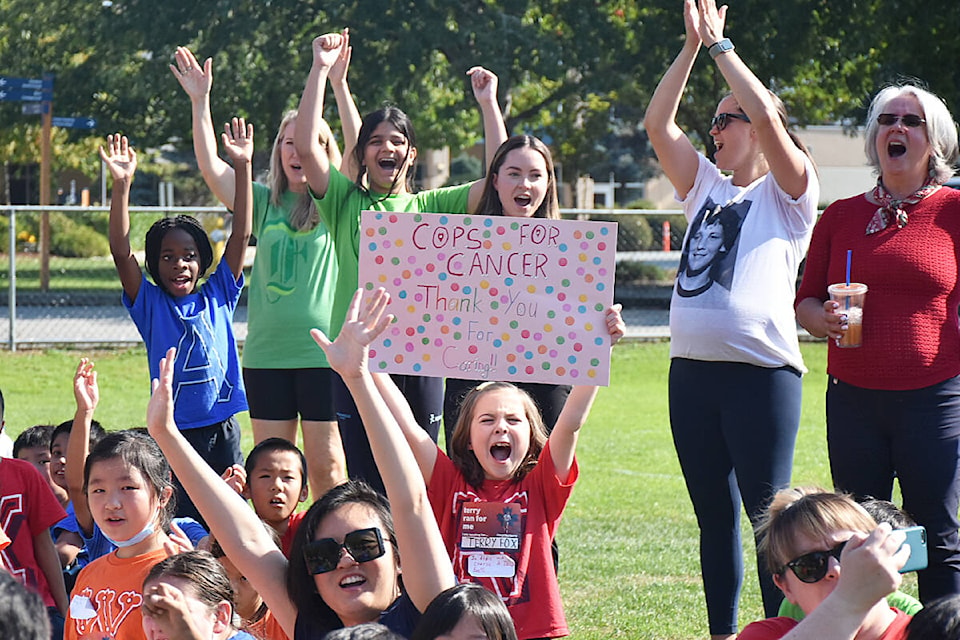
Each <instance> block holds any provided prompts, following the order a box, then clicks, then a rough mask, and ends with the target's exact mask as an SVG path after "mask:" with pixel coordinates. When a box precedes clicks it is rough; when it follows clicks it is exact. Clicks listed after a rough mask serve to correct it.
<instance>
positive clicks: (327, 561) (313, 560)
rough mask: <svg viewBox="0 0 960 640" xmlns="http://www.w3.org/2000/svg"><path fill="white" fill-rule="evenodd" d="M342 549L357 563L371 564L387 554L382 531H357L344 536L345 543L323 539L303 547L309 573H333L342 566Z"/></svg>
mask: <svg viewBox="0 0 960 640" xmlns="http://www.w3.org/2000/svg"><path fill="white" fill-rule="evenodd" d="M341 549H346V550H347V553H349V554H350V556H351V557H352V558H353V559H354V560H356V561H357V562H370V561H371V560H376V559H377V558H379V557H380V556H382V555H383V554H384V553H386V549H384V546H383V536H382V535H381V534H380V529H378V528H376V527H371V528H369V529H357V530H356V531H351V532H350V533H348V534H347V535H345V536H343V543H340V542H337V541H336V540H334V539H333V538H321V539H320V540H314V541H313V542H308V543H307V544H305V545H303V559H304V561H305V562H306V563H307V571H309V572H310V573H311V574H312V575H317V574H318V573H327V572H328V571H333V570H334V569H336V568H337V565H338V564H340V558H341V557H342V555H343V554H342V553H341Z"/></svg>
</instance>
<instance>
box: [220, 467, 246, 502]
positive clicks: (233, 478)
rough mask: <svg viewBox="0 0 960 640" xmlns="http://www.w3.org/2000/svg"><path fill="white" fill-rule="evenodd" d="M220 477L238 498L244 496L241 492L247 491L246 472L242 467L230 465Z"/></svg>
mask: <svg viewBox="0 0 960 640" xmlns="http://www.w3.org/2000/svg"><path fill="white" fill-rule="evenodd" d="M220 477H221V478H223V481H224V482H226V483H227V486H228V487H230V488H231V489H233V490H234V491H236V492H237V495H238V496H242V495H244V493H243V492H244V491H246V489H247V471H246V469H244V468H243V465H239V464H234V465H230V466H229V467H227V469H226V471H224V472H223V473H222V474H221V475H220Z"/></svg>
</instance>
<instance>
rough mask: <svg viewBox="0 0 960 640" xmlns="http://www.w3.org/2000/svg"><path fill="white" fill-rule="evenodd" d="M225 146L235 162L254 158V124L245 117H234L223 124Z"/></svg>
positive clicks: (249, 160)
mask: <svg viewBox="0 0 960 640" xmlns="http://www.w3.org/2000/svg"><path fill="white" fill-rule="evenodd" d="M220 137H221V138H222V139H223V148H224V149H225V150H226V152H227V155H228V156H230V159H231V160H233V161H234V162H238V161H242V162H251V161H252V160H253V125H252V124H247V122H246V121H245V120H244V119H243V118H234V119H233V120H231V121H230V122H227V123H225V124H224V125H223V133H222V134H220Z"/></svg>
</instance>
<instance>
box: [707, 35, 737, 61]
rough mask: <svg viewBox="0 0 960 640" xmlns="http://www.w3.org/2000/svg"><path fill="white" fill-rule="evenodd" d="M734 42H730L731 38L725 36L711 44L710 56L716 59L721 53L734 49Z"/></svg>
mask: <svg viewBox="0 0 960 640" xmlns="http://www.w3.org/2000/svg"><path fill="white" fill-rule="evenodd" d="M733 49H734V47H733V43H732V42H730V38H724V39H723V40H719V41H717V42H714V43H713V44H712V45H710V48H709V49H707V51H708V52H709V53H710V57H711V58H713V59H714V60H716V59H717V56H718V55H720V54H721V53H726V52H727V51H733Z"/></svg>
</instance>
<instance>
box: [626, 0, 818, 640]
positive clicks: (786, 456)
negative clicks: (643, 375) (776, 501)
mask: <svg viewBox="0 0 960 640" xmlns="http://www.w3.org/2000/svg"><path fill="white" fill-rule="evenodd" d="M725 19H726V7H721V8H720V9H719V10H718V9H717V6H716V2H715V0H701V2H700V6H699V8H698V7H697V6H696V5H695V3H694V0H686V2H685V3H684V23H685V26H686V39H685V42H684V45H683V49H682V50H681V51H680V53H679V55H678V56H677V58H676V60H675V61H674V62H673V64H672V65H671V66H670V68H669V69H668V70H667V72H666V74H664V76H663V79H662V80H661V81H660V84H659V86H658V87H657V90H656V92H655V93H654V96H653V99H652V100H651V102H650V106H649V108H648V109H647V113H646V117H645V119H644V125H645V127H646V130H647V134H648V136H649V137H650V142H651V143H652V144H653V148H654V150H655V151H656V153H657V157H658V158H659V160H660V165H661V167H662V169H663V171H664V173H665V174H666V176H667V178H668V179H669V180H670V182H671V183H672V184H673V186H674V189H675V190H676V193H677V199H678V200H679V201H680V202H682V203H683V209H684V215H685V216H686V218H687V221H688V222H689V229H688V232H687V237H686V239H685V241H684V247H683V253H682V256H681V262H680V269H679V271H678V278H677V286H676V287H675V289H674V295H673V300H672V302H671V305H670V332H671V358H672V360H671V365H670V423H671V429H672V430H673V438H674V444H675V446H676V449H677V454H678V456H679V459H680V465H681V467H682V469H683V473H684V478H685V480H686V484H687V490H688V492H689V494H690V498H691V501H692V502H693V506H694V510H695V512H696V514H697V521H698V523H699V526H700V549H701V551H700V559H701V568H702V573H703V582H704V591H705V595H706V600H707V613H708V619H709V627H710V634H711V636H712V637H713V638H732V637H734V636H735V634H736V632H737V606H738V600H739V592H740V587H741V584H742V582H743V557H742V550H741V549H742V547H741V542H740V535H739V531H740V528H739V514H740V502H741V500H742V501H743V504H744V507H745V508H746V512H747V514H748V515H749V516H750V518H751V520H753V521H756V518H757V517H758V516H759V515H760V514H761V513H762V512H763V510H764V508H765V506H766V505H767V503H768V502H769V500H770V498H771V497H772V496H773V494H774V493H775V492H776V491H777V490H778V489H781V488H783V487H785V486H787V485H788V484H789V483H790V474H791V471H792V464H793V448H794V443H795V441H796V435H797V430H798V427H799V422H800V393H801V381H800V376H801V375H802V373H803V372H804V371H805V369H804V366H803V359H802V358H801V356H800V350H799V344H798V342H797V331H796V320H795V317H794V313H793V296H794V290H795V282H796V278H797V270H798V269H799V266H800V262H801V260H802V259H803V256H804V254H805V252H806V249H807V245H808V244H809V241H810V234H811V231H812V229H813V224H814V222H815V219H816V211H817V199H818V197H819V186H818V181H817V176H816V170H815V169H814V167H813V164H812V163H811V161H810V160H809V158H808V157H807V154H806V150H805V149H804V147H803V145H802V144H801V143H800V142H799V141H798V140H797V139H796V137H795V136H793V135H792V134H791V133H790V132H789V131H788V129H787V116H786V111H785V109H784V107H783V104H782V103H781V102H780V100H779V99H778V98H777V97H776V96H774V95H773V94H772V93H771V92H770V91H768V90H767V89H766V87H764V86H763V84H761V82H760V81H759V80H758V79H757V77H756V76H755V75H753V73H752V72H751V71H750V69H749V68H747V66H746V65H745V64H744V63H743V61H742V60H741V59H740V57H739V56H738V55H737V54H736V53H735V52H734V48H733V44H732V43H731V42H730V40H729V39H727V38H725V37H724V36H723V28H724V23H725ZM701 46H704V47H706V48H707V49H708V51H709V53H710V56H711V58H712V59H713V60H714V63H715V64H716V65H717V68H718V69H719V71H720V73H721V74H722V75H723V78H724V80H725V81H726V82H727V85H728V86H729V88H730V90H731V93H730V94H728V95H727V96H726V97H724V98H723V99H722V100H721V101H720V103H719V105H718V106H717V109H716V112H715V113H716V115H715V117H714V118H713V121H712V122H711V128H710V135H711V136H712V137H713V142H714V145H715V147H716V150H717V151H716V154H715V156H714V158H715V161H716V164H714V163H712V162H710V160H708V159H707V158H706V157H705V156H704V155H703V154H702V153H699V152H698V151H697V150H696V149H695V148H694V146H693V144H692V143H691V142H690V140H689V139H688V138H687V136H686V135H685V134H684V132H683V130H682V129H680V127H679V126H678V125H677V122H676V116H677V109H678V107H679V104H680V100H681V98H682V96H683V91H684V88H685V87H686V84H687V79H688V78H689V75H690V71H691V70H692V68H693V64H694V61H695V60H696V57H697V54H698V52H699V50H700V47H701ZM708 236H712V237H708ZM758 572H759V575H760V585H761V592H762V594H763V600H764V609H765V611H766V613H767V615H776V612H777V607H778V606H779V603H780V599H781V595H780V593H779V592H778V591H777V589H776V587H775V586H774V584H773V580H772V578H771V576H770V574H769V571H767V570H766V569H764V566H763V561H762V559H761V560H760V563H759V564H758Z"/></svg>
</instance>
